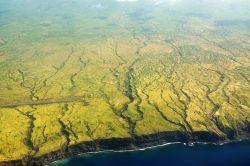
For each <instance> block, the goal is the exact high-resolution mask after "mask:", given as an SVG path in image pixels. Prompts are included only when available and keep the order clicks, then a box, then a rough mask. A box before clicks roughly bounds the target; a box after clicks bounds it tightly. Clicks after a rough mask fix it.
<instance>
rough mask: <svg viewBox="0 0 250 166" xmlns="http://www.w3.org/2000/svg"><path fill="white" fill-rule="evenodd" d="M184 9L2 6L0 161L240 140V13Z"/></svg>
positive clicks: (245, 38) (243, 39) (243, 16)
mask: <svg viewBox="0 0 250 166" xmlns="http://www.w3.org/2000/svg"><path fill="white" fill-rule="evenodd" d="M45 2H47V3H45ZM244 2H245V1H244ZM13 3H16V4H15V5H13ZM142 4H143V5H142ZM185 5H187V4H185V3H184V2H183V3H179V4H178V5H176V6H174V7H173V6H172V5H169V4H163V5H162V4H161V5H157V4H152V1H143V2H142V1H138V2H116V1H112V0H110V1H98V0H93V1H92V0H91V1H85V2H78V1H63V0H62V1H55V2H49V1H44V2H31V1H28V0H27V2H26V1H25V2H21V1H20V2H15V1H14V2H9V1H7V0H3V1H1V2H0V16H2V17H0V70H1V72H0V162H1V161H9V160H18V159H22V158H24V157H26V156H35V157H37V156H41V155H43V154H47V153H49V152H51V151H56V150H59V149H62V148H67V147H69V146H70V145H74V144H77V143H81V142H84V141H94V140H98V139H103V138H105V139H108V138H110V139H111V138H134V137H135V136H142V135H148V134H155V133H158V132H166V131H181V132H183V133H185V134H187V135H188V136H189V137H192V134H193V133H195V132H208V133H214V134H216V135H218V136H219V137H222V138H225V139H226V138H228V137H230V136H231V135H230V133H229V131H232V132H233V134H234V137H237V136H240V135H241V134H242V133H244V132H249V129H247V126H249V124H250V50H249V48H250V31H249V20H250V18H249V16H250V13H249V11H250V10H244V9H241V11H245V13H239V14H238V15H234V16H233V17H231V16H232V12H233V11H229V10H228V8H227V6H225V8H223V10H220V7H219V6H218V7H213V10H212V9H210V8H209V6H210V7H211V6H213V5H214V4H213V3H212V2H211V4H207V5H205V6H202V7H203V8H202V7H201V6H200V7H198V6H199V5H200V4H196V5H197V8H195V9H192V12H191V11H189V10H187V9H184V7H183V6H185ZM28 6H29V7H28ZM152 6H153V7H152ZM248 7H250V5H249V3H247V2H246V5H245V8H246V9H249V8H248ZM204 8H206V10H205V9H204ZM207 8H208V9H207ZM202 9H204V11H206V13H201V11H203V10H202ZM214 10H216V12H214ZM235 10H236V9H235ZM163 13H164V14H163ZM247 13H248V14H247ZM234 14H235V13H234ZM228 18H231V19H232V20H231V22H230V21H225V20H228ZM235 20H238V21H235ZM244 20H245V21H244Z"/></svg>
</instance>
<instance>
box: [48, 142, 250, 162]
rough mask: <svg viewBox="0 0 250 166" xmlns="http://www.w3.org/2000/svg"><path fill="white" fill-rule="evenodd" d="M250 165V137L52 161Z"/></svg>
mask: <svg viewBox="0 0 250 166" xmlns="http://www.w3.org/2000/svg"><path fill="white" fill-rule="evenodd" d="M99 165H102V166H105V165H108V166H167V165H170V166H171V165H176V166H182V165H185V166H189V165H190V166H216V165H220V166H224V165H225V166H249V165H250V141H242V142H233V143H226V144H223V145H212V144H193V145H184V144H181V143H176V144H169V145H165V146H159V147H155V148H148V149H144V150H137V151H125V152H108V151H107V152H100V153H88V154H82V155H79V156H77V157H72V158H69V159H65V160H61V161H57V162H54V163H52V164H51V165H50V166H99Z"/></svg>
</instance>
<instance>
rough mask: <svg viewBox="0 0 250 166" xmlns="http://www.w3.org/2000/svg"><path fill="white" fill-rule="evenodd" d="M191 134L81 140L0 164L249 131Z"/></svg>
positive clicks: (32, 163)
mask: <svg viewBox="0 0 250 166" xmlns="http://www.w3.org/2000/svg"><path fill="white" fill-rule="evenodd" d="M192 136H193V138H192V139H190V137H188V136H187V135H186V134H184V133H182V132H179V131H176V132H161V133H156V134H151V135H144V136H136V137H134V138H113V139H100V140H96V141H89V142H82V143H79V144H76V145H72V146H69V147H68V148H62V149H60V150H57V151H54V152H51V153H48V154H46V155H43V156H39V157H32V156H27V157H25V158H23V159H22V160H16V161H7V162H2V163H0V166H43V165H47V164H49V163H51V162H53V161H56V160H61V159H65V158H68V157H72V156H75V155H78V154H81V153H86V152H98V151H103V150H114V151H120V150H136V149H141V148H146V147H150V146H156V145H160V144H164V143H171V142H182V143H192V142H194V143H195V142H208V143H216V144H219V143H222V142H228V141H236V140H241V139H247V138H249V137H250V133H249V132H242V133H240V135H239V134H238V135H237V136H236V135H234V137H230V138H225V137H220V136H218V135H216V134H214V133H209V132H194V133H193V135H192Z"/></svg>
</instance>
